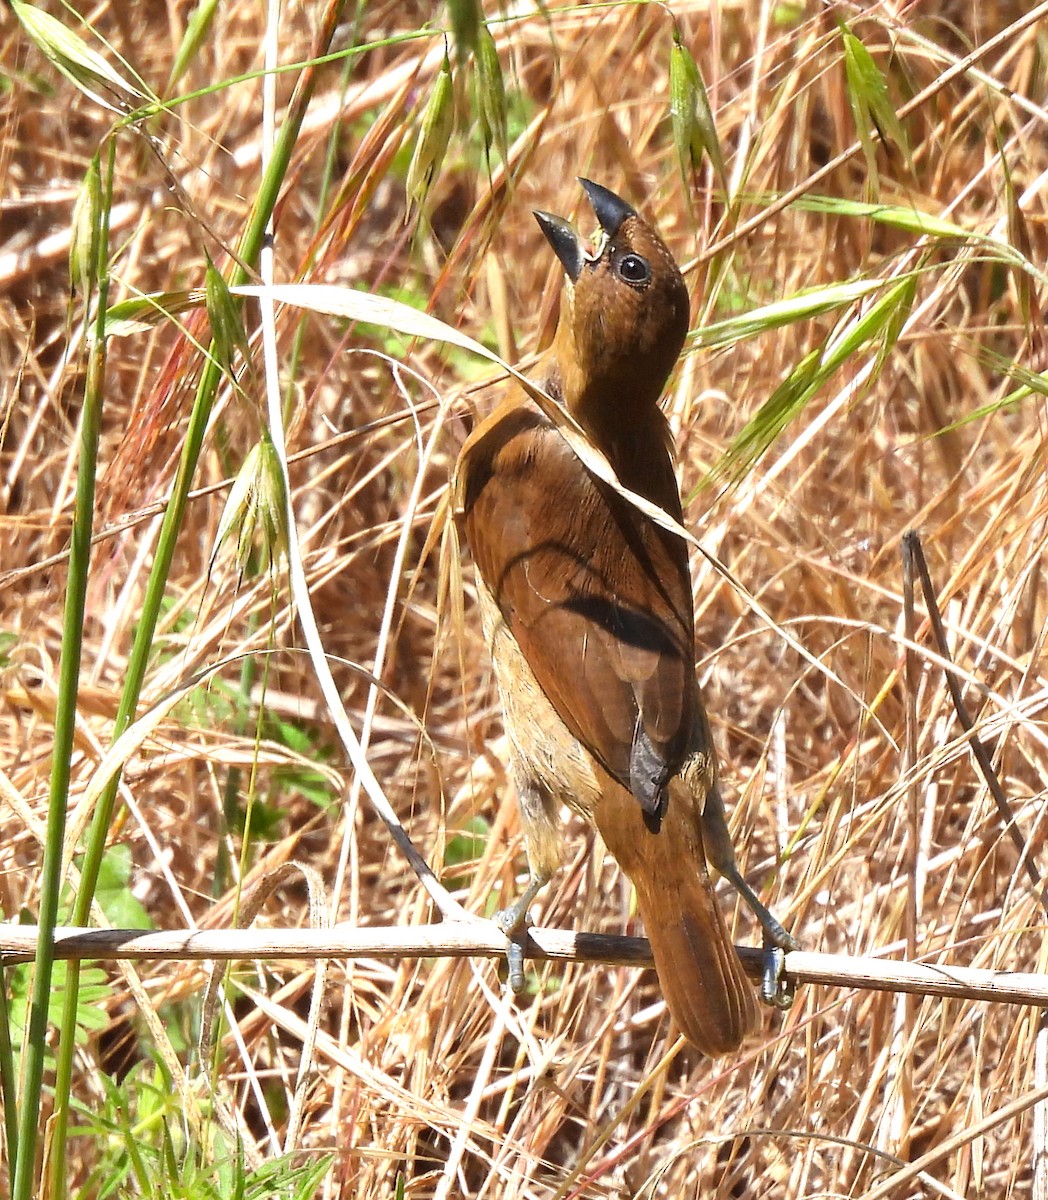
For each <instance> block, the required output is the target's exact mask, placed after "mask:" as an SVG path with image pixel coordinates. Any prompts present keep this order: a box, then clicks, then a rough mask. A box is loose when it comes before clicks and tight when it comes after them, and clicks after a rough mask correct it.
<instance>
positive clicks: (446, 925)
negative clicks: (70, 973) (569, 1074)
mask: <svg viewBox="0 0 1048 1200" xmlns="http://www.w3.org/2000/svg"><path fill="white" fill-rule="evenodd" d="M36 939H37V930H36V927H35V926H33V925H4V926H0V962H3V963H5V964H11V963H16V962H28V961H31V960H32V958H33V955H34V953H35V951H36ZM505 952H506V938H505V937H504V936H503V934H502V933H500V932H499V930H498V929H497V928H496V927H495V925H494V924H492V923H491V922H490V921H481V920H477V921H469V922H466V921H444V922H441V923H439V924H436V925H417V926H412V927H408V928H402V927H399V926H392V927H366V928H351V927H350V926H345V925H340V926H336V927H335V928H333V929H200V930H176V931H161V932H158V931H154V930H137V929H70V928H61V927H60V928H58V929H56V930H55V957H56V958H63V959H83V958H99V959H118V958H123V959H138V960H158V959H173V960H186V961H194V960H229V959H259V958H302V959H307V960H310V959H319V958H365V957H366V958H465V957H468V956H469V955H491V956H501V955H503V954H505ZM525 954H526V956H527V957H529V958H535V959H549V960H550V961H553V962H596V963H605V964H612V965H619V966H636V967H650V966H651V965H652V961H651V951H650V948H649V945H648V941H647V939H646V938H637V937H620V936H615V935H610V934H598V933H573V932H571V931H570V930H565V929H540V928H534V927H533V928H531V929H529V930H528V938H527V943H526V945H525ZM739 954H740V956H741V957H742V961H743V964H744V966H745V967H746V970H747V972H748V973H749V974H750V975H752V976H753V977H754V979H759V978H760V977H761V971H762V967H763V961H764V955H763V952H762V951H760V950H753V949H750V948H749V947H740V948H739ZM786 974H787V976H788V977H789V979H790V980H791V981H792V982H793V983H795V984H798V985H799V984H805V983H808V984H812V983H818V984H823V985H824V986H826V987H850V988H858V989H861V990H865V991H887V992H912V993H913V994H915V995H918V996H944V997H949V998H951V999H965V1000H994V1001H997V1002H998V1003H1002V1004H1031V1005H1034V1006H1037V1007H1046V1008H1048V975H1035V974H1024V973H1021V972H1018V971H986V970H979V969H976V968H973V967H947V966H941V965H932V964H926V963H914V962H905V961H902V960H900V959H895V958H851V957H848V956H847V955H842V954H813V953H808V952H807V951H803V950H795V951H793V952H792V953H790V954H787V955H786Z"/></svg>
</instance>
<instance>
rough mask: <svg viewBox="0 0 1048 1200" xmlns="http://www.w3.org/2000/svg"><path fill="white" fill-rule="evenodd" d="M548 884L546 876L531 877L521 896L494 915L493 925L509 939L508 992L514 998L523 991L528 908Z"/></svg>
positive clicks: (528, 917) (507, 954)
mask: <svg viewBox="0 0 1048 1200" xmlns="http://www.w3.org/2000/svg"><path fill="white" fill-rule="evenodd" d="M548 882H549V878H548V876H543V875H532V876H531V879H530V882H529V883H528V886H527V888H526V889H525V890H524V892H523V894H522V895H520V896H518V897H517V899H516V900H514V901H513V903H512V904H510V905H507V906H506V907H505V908H500V909H499V910H498V912H497V913H496V914H495V924H496V925H497V926H498V927H499V929H501V930H502V932H503V933H504V934H505V935H506V937H508V938H509V946H508V947H507V948H506V966H507V967H508V980H509V990H510V991H511V992H512V993H513V995H514V996H519V995H520V993H521V992H522V991H523V990H524V985H525V982H526V980H525V978H524V937H523V936H522V935H524V934H525V933H526V932H527V928H528V926H529V925H530V924H531V917H530V915H529V913H528V907H529V906H530V904H531V902H532V900H534V899H535V897H536V896H537V895H538V894H539V892H540V891H541V890H542V888H544V887H545V886H546V884H547V883H548Z"/></svg>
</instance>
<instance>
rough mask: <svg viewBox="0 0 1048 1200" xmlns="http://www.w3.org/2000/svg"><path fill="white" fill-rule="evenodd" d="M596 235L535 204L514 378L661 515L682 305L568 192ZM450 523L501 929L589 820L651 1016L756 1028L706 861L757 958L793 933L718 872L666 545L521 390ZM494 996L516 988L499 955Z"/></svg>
mask: <svg viewBox="0 0 1048 1200" xmlns="http://www.w3.org/2000/svg"><path fill="white" fill-rule="evenodd" d="M580 182H581V183H582V186H583V188H585V190H586V194H587V196H588V198H589V201H590V204H591V205H592V207H593V211H594V213H595V214H596V217H597V221H598V223H599V225H600V234H599V236H598V240H597V243H596V245H595V247H593V248H592V249H591V248H589V247H587V245H586V244H585V243H584V242H583V241H582V240H581V239H580V238H579V236H578V234H577V233H576V232H575V230H574V229H573V228H572V227H571V226H570V225H569V224H568V223H567V222H566V221H564V220H562V219H561V218H560V217H555V216H552V215H551V214H549V213H544V212H536V214H535V216H536V218H537V220H538V222H539V225H540V227H541V229H542V232H543V233H544V234H545V236H546V239H547V240H548V242H549V243H550V245H551V246H552V248H553V250H554V252H555V253H556V255H557V257H558V258H559V259H560V262H561V264H562V266H563V267H564V271H565V273H566V275H567V281H568V282H567V287H566V294H565V301H564V304H563V306H562V310H561V315H560V322H559V324H558V326H557V333H556V337H555V338H554V341H553V345H552V346H551V348H550V349H549V351H548V352H547V353H546V355H545V356H544V357H543V359H542V361H541V365H540V366H539V368H538V370H537V372H536V373H535V381H536V382H537V383H538V384H539V385H540V386H541V387H542V388H543V389H544V391H545V392H546V393H547V394H548V395H549V396H551V397H552V398H553V399H554V400H556V401H557V402H558V403H559V404H560V405H561V406H562V407H563V408H564V409H565V410H566V411H567V412H568V413H569V414H570V415H571V416H572V417H573V418H574V419H575V421H576V422H577V423H578V425H580V426H581V427H582V429H583V431H584V432H585V434H586V437H587V438H588V440H589V441H590V443H591V444H592V445H593V446H594V447H596V448H597V449H598V450H599V451H600V452H601V453H602V454H603V455H604V457H605V458H606V459H607V460H608V462H609V463H610V464H611V466H612V467H613V468H614V471H615V474H616V476H617V477H618V479H619V481H620V482H621V484H622V485H623V486H624V487H625V488H627V489H629V490H630V491H632V492H635V493H638V494H639V495H640V496H642V497H644V498H645V499H646V500H648V501H650V502H651V503H652V504H655V505H657V506H658V507H659V508H661V509H663V510H664V511H665V512H666V513H668V514H669V515H670V516H671V517H673V518H674V519H675V520H676V521H678V522H679V521H680V520H681V501H680V491H679V489H678V485H677V480H676V476H675V473H674V461H673V454H672V449H671V442H670V437H669V429H668V426H667V423H666V419H665V417H664V416H663V415H662V412H661V411H660V409H659V406H658V401H659V397H660V395H661V393H662V389H663V388H664V387H665V384H666V380H667V379H668V377H669V374H670V372H671V371H672V369H673V365H674V363H675V362H676V361H677V357H678V355H679V354H680V351H681V348H682V346H683V345H684V338H685V335H686V333H687V330H688V322H689V315H688V293H687V289H686V288H685V285H684V280H683V278H682V277H681V273H680V271H679V269H678V267H677V264H676V263H675V262H674V260H673V257H672V256H671V254H670V252H669V250H668V249H667V248H666V246H665V244H664V243H663V241H662V239H661V238H660V237H659V235H658V234H657V233H656V232H655V230H654V229H653V228H652V227H651V225H649V224H648V222H647V221H645V220H644V219H643V218H642V217H641V216H640V215H639V214H638V213H637V212H636V211H635V210H634V209H633V208H632V207H631V206H630V205H629V204H627V203H626V202H625V201H624V200H622V199H620V198H619V197H618V196H616V195H615V194H614V193H613V192H611V191H609V190H608V189H607V188H604V187H601V186H600V185H598V184H595V183H591V182H590V181H589V180H585V179H583V180H581V181H580ZM454 499H455V507H456V514H457V517H458V520H459V522H460V526H461V528H462V530H463V532H464V534H465V538H466V541H467V542H468V544H469V547H470V550H471V551H472V554H473V559H474V562H475V564H476V568H477V576H478V578H477V590H478V593H479V597H480V606H481V612H482V616H483V622H484V631H485V636H486V639H487V642H488V645H489V647H490V650H491V654H492V659H493V661H494V665H495V673H496V677H497V680H498V686H499V692H500V695H501V699H502V706H503V710H504V713H505V723H506V731H507V733H508V735H509V740H510V745H511V756H512V770H513V776H514V779H515V782H516V788H517V795H518V801H519V805H520V812H521V818H522V825H523V829H524V837H525V843H526V847H527V855H528V864H529V867H530V870H531V881H530V885H529V887H528V888H527V890H526V891H525V892H524V894H523V895H522V896H521V897H520V898H519V899H518V900H517V901H516V902H515V903H514V904H512V905H510V906H509V907H508V908H507V909H504V910H503V911H502V912H501V913H500V914H499V916H498V918H497V920H498V921H499V924H500V925H501V927H502V929H503V930H504V931H505V932H506V933H507V935H509V936H510V937H511V939H512V938H513V937H514V935H518V934H519V933H520V932H521V931H522V929H523V928H524V926H525V925H526V922H527V919H528V917H527V910H528V905H529V904H530V903H531V901H532V900H533V899H534V897H535V895H536V893H537V892H538V890H539V889H540V888H541V887H542V886H543V885H544V884H545V883H546V882H547V880H548V879H549V878H550V876H551V875H552V873H553V871H554V870H555V869H556V867H557V866H558V865H559V863H560V859H561V852H560V835H559V829H558V826H559V818H558V814H559V807H560V805H561V804H562V803H563V804H566V805H567V806H568V807H569V808H571V809H573V810H574V811H575V812H577V813H579V814H580V815H581V816H582V817H583V818H584V819H585V820H586V821H587V822H589V823H590V824H592V825H594V826H595V827H596V829H597V830H598V831H599V833H600V835H601V837H602V838H603V840H604V843H605V845H606V846H607V847H608V849H609V850H610V851H611V853H612V854H613V855H614V857H615V859H616V860H617V862H618V863H619V866H620V867H621V868H622V869H623V870H624V871H625V872H626V874H627V875H628V876H629V878H630V880H631V881H632V883H633V886H634V888H635V889H636V893H637V902H638V905H639V908H640V914H641V917H642V919H643V921H644V928H645V931H646V933H647V935H648V938H649V940H650V942H651V946H652V953H653V955H654V958H655V968H656V971H657V972H658V976H659V980H660V982H661V985H662V990H663V993H664V994H665V997H666V1003H667V1005H668V1007H669V1010H670V1013H671V1014H672V1016H673V1018H674V1020H675V1021H676V1023H677V1025H678V1026H679V1027H680V1030H681V1032H682V1033H683V1034H684V1036H685V1037H686V1038H687V1039H688V1041H689V1042H691V1043H693V1044H694V1045H695V1046H697V1047H698V1048H699V1049H700V1050H702V1051H704V1052H706V1053H708V1054H726V1053H728V1052H730V1051H732V1050H734V1049H736V1048H737V1047H738V1046H739V1044H740V1042H741V1041H742V1039H743V1038H744V1037H745V1036H746V1034H747V1033H749V1032H751V1031H752V1030H753V1028H754V1027H755V1025H756V1023H757V1006H756V994H755V989H754V988H753V987H752V985H751V984H750V983H749V982H748V980H747V978H746V976H745V974H744V972H743V969H742V964H741V962H740V961H739V958H738V955H737V954H736V952H735V948H734V946H733V945H732V943H731V939H730V937H729V935H728V930H727V926H726V925H725V922H724V918H723V916H722V915H721V912H720V910H719V908H718V906H717V902H716V898H715V895H714V891H713V884H712V881H711V879H710V877H709V873H708V871H707V863H710V864H712V865H713V866H714V867H715V868H716V869H717V870H718V871H720V873H721V874H723V875H725V876H726V877H727V878H728V879H729V880H730V881H731V882H732V884H733V885H734V886H735V887H736V889H737V890H738V891H739V892H740V893H741V894H742V896H743V897H744V898H745V899H746V901H747V903H748V904H749V905H750V907H751V908H752V909H753V911H754V912H755V914H756V915H757V917H758V919H759V920H760V921H761V924H762V925H763V926H764V930H765V944H766V946H768V947H770V948H772V949H773V951H777V956H775V957H774V961H769V964H768V966H767V969H766V973H765V981H764V985H763V994H764V997H765V999H767V1000H768V1001H769V1002H771V1003H775V1002H777V1000H778V999H780V998H781V993H780V992H779V990H778V982H777V978H776V973H777V969H778V968H779V967H780V966H781V958H782V951H783V950H785V949H789V948H792V946H793V944H794V943H793V941H792V939H791V938H790V936H789V935H788V934H787V933H786V931H785V930H784V929H783V928H782V926H781V925H780V924H779V923H778V921H776V920H775V918H774V917H773V916H772V915H771V914H770V913H769V912H768V911H767V909H765V908H764V907H763V905H761V903H760V901H759V900H758V899H757V897H756V895H755V894H754V893H753V891H752V889H751V888H750V887H749V886H748V885H747V883H746V882H745V880H744V879H743V878H742V876H741V874H740V872H739V870H738V868H737V866H736V864H735V855H734V851H733V849H732V845H731V840H730V837H729V834H728V828H727V824H726V822H725V816H724V806H723V802H722V800H721V796H720V791H719V789H718V785H717V763H716V756H715V753H714V747H713V741H712V738H711V735H710V729H709V725H708V723H707V720H706V713H705V710H704V709H703V704H702V697H701V695H700V693H699V686H698V681H697V679H696V675H695V645H694V614H693V605H692V591H691V577H690V574H689V570H688V551H687V545H686V543H685V542H684V540H683V539H682V538H681V537H680V536H679V535H677V534H675V533H673V532H671V531H669V530H667V529H665V528H662V527H660V526H659V525H657V524H656V523H655V522H654V521H653V520H652V519H651V518H650V517H649V516H646V515H645V514H643V513H642V512H641V511H640V510H639V509H638V508H637V507H636V506H635V505H634V504H633V503H632V502H631V501H630V500H629V499H627V498H625V497H624V496H623V495H621V494H620V492H619V491H617V490H616V489H615V488H614V487H613V486H612V485H611V484H610V483H608V482H606V481H605V480H602V479H600V478H598V477H597V475H595V474H593V473H592V472H591V471H590V470H589V469H588V468H587V467H586V466H584V465H583V463H582V461H581V460H580V458H579V457H578V456H577V455H576V454H575V452H574V451H573V450H572V448H571V447H570V446H569V444H568V442H567V440H565V438H564V436H562V434H561V433H560V432H558V430H557V427H556V425H555V423H554V422H553V421H551V420H550V419H549V417H548V416H546V415H545V414H544V413H543V412H542V411H541V410H540V408H539V407H538V406H537V405H536V404H535V403H534V401H533V400H531V399H529V398H528V396H527V395H525V394H524V392H523V391H522V390H518V391H517V393H516V394H515V395H513V396H512V397H510V399H508V400H506V401H505V403H503V404H502V405H501V406H500V407H499V408H498V409H497V411H496V412H495V413H494V414H493V415H492V416H490V417H489V418H488V419H487V420H486V421H484V422H483V423H482V424H481V425H479V426H478V427H477V428H476V429H475V430H474V431H473V433H472V434H471V436H470V437H469V439H468V441H467V442H466V444H465V446H464V447H463V450H462V454H461V456H460V458H459V462H458V467H457V470H456V473H455V484H454ZM513 945H514V944H513V942H512V941H511V959H510V984H511V986H512V987H513V988H514V990H520V988H522V986H523V969H522V953H521V950H520V945H519V942H518V943H517V948H516V952H515V953H513V952H512V951H513Z"/></svg>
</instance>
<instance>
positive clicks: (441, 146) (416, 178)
mask: <svg viewBox="0 0 1048 1200" xmlns="http://www.w3.org/2000/svg"><path fill="white" fill-rule="evenodd" d="M454 128H455V96H454V86H453V82H452V78H451V61H450V60H449V58H448V52H447V49H446V48H445V50H444V62H443V64H442V65H441V68H440V71H439V72H438V73H437V78H436V82H435V83H434V85H433V91H432V92H431V93H430V96H429V100H428V101H427V102H426V108H425V111H424V113H423V114H422V126H421V128H420V130H419V135H418V141H417V142H416V143H415V152H414V154H413V155H412V156H411V164H410V165H409V167H408V178H407V185H406V186H407V195H408V207H409V208H411V207H414V206H418V207H420V208H421V207H423V206H424V204H425V202H426V197H427V196H428V195H429V191H430V188H431V187H432V186H433V180H434V179H435V178H436V176H437V175H438V173H439V172H440V168H441V164H442V163H443V162H444V155H445V154H446V153H447V149H448V145H449V144H450V142H451V134H452V132H453V131H454Z"/></svg>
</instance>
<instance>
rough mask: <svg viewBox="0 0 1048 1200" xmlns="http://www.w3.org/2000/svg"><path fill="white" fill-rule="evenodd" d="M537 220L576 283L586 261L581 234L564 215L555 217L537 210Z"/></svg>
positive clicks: (572, 280)
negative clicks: (580, 238)
mask: <svg viewBox="0 0 1048 1200" xmlns="http://www.w3.org/2000/svg"><path fill="white" fill-rule="evenodd" d="M535 220H536V221H538V223H539V228H540V229H541V230H542V232H543V233H544V234H545V235H546V241H547V242H549V244H550V245H551V246H552V247H553V252H554V254H556V256H557V257H558V258H559V259H560V261H561V264H562V265H563V267H564V270H565V271H566V272H567V275H568V278H569V279H570V280H571V282H572V283H574V282H575V280H576V279H578V277H579V274H580V273H581V271H582V264H583V263H584V262H585V261H586V252H585V251H584V250H583V248H582V242H581V241H580V240H579V235H578V234H577V233H576V232H575V230H574V229H572V227H571V226H570V225H569V224H568V223H567V221H565V220H564V218H563V217H555V216H554V215H553V214H552V213H548V212H538V211H536V213H535Z"/></svg>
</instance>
